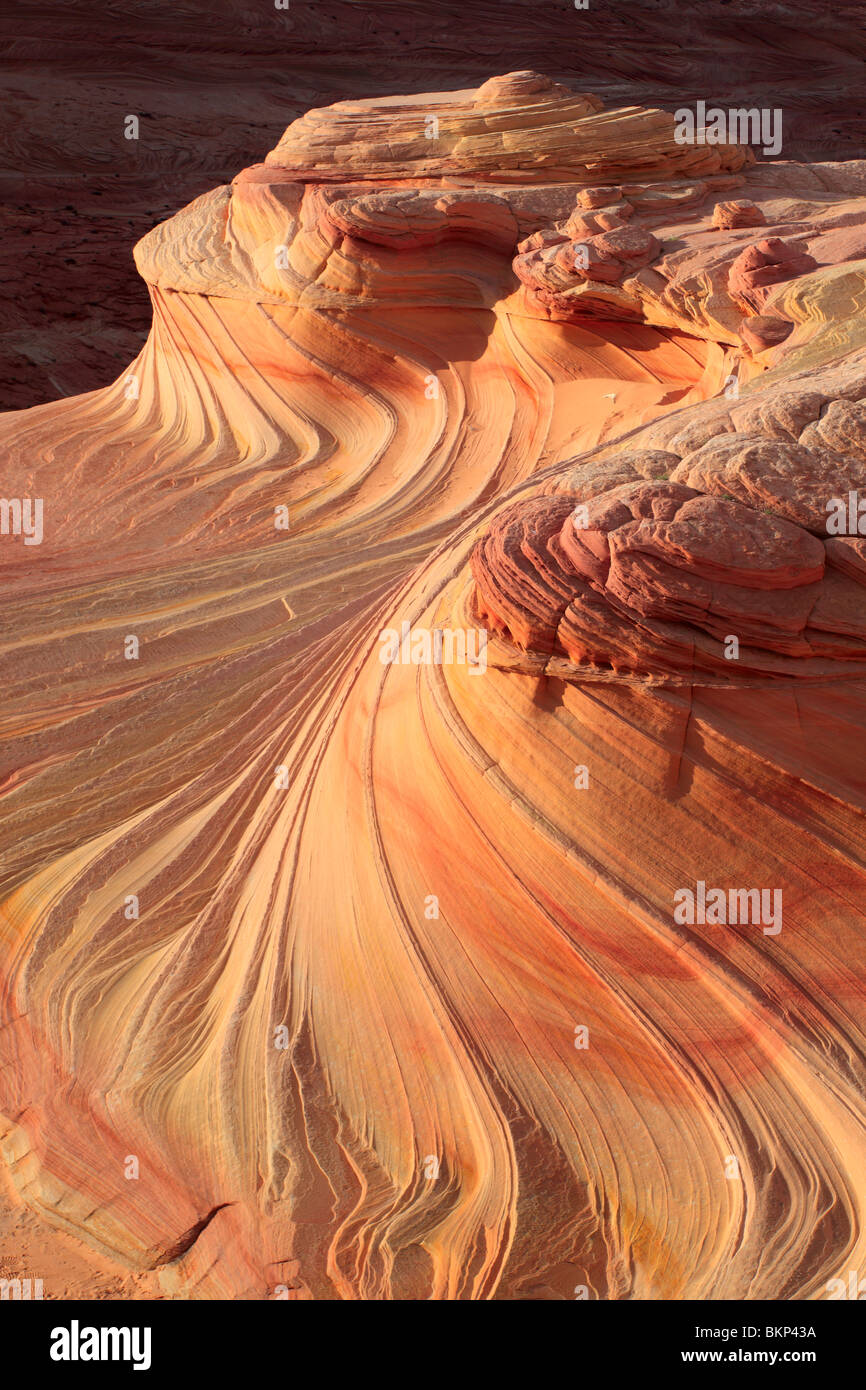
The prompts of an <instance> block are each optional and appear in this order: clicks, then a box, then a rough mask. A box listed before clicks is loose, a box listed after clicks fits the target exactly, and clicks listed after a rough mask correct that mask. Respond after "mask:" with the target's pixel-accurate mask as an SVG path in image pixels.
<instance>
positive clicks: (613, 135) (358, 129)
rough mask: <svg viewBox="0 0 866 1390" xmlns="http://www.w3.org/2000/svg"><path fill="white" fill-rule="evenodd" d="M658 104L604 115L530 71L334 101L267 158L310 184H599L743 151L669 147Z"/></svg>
mask: <svg viewBox="0 0 866 1390" xmlns="http://www.w3.org/2000/svg"><path fill="white" fill-rule="evenodd" d="M675 128H676V127H675V122H674V118H673V116H671V115H670V114H669V113H668V112H666V111H651V110H644V109H641V108H640V107H624V108H622V109H620V110H613V111H604V110H603V103H602V102H601V101H600V99H599V98H598V97H597V96H593V95H592V94H590V93H579V92H571V91H569V90H568V88H567V87H565V86H563V84H562V83H558V82H553V81H551V80H550V79H549V78H546V77H544V76H543V75H541V74H539V73H534V72H515V73H508V74H506V75H505V76H504V77H496V78H491V79H489V80H488V81H487V82H485V83H483V84H482V85H481V86H480V87H478V88H477V89H475V90H472V89H470V90H468V91H459V92H435V93H427V94H426V95H423V94H422V95H416V96H411V97H390V98H389V97H385V98H383V99H382V100H380V101H376V102H369V101H341V102H337V104H336V105H334V106H326V107H322V108H320V109H318V110H315V111H309V112H307V114H306V115H304V116H301V117H300V119H299V120H297V121H293V122H292V124H291V125H290V126H289V128H288V130H287V131H286V132H285V134H284V135H283V138H282V140H281V141H280V143H279V144H278V145H277V146H276V148H275V149H273V150H271V152H270V154H269V155H268V156H267V160H266V164H267V165H268V166H272V167H273V168H274V169H275V170H286V171H289V172H290V173H291V175H292V176H293V177H300V178H305V179H307V178H310V179H315V180H317V181H325V180H331V179H340V178H343V179H344V178H346V177H355V178H363V179H365V180H368V179H378V178H383V177H384V178H393V179H409V178H411V179H419V178H421V179H425V178H442V177H448V176H450V177H460V176H461V175H466V176H469V177H470V178H472V179H476V180H478V179H480V180H491V179H492V180H494V181H500V182H508V181H510V180H512V179H514V180H516V181H517V182H519V183H550V182H553V181H554V180H555V179H557V178H563V179H568V180H570V181H580V180H585V181H586V182H598V181H599V179H600V177H601V178H602V179H603V177H604V175H605V174H609V175H616V174H619V175H620V176H622V175H625V174H630V175H632V176H638V175H640V174H641V173H643V172H644V171H646V170H657V169H666V170H667V171H668V173H670V174H674V173H677V172H679V173H681V174H686V173H690V172H693V173H697V174H700V173H715V172H717V171H724V170H733V169H739V168H742V167H743V165H745V164H747V163H749V162H750V161H752V160H753V159H754V156H753V155H752V152H751V150H750V149H749V148H748V147H747V146H742V145H729V144H720V145H705V144H697V143H695V144H691V145H687V144H679V143H677V141H676V138H675Z"/></svg>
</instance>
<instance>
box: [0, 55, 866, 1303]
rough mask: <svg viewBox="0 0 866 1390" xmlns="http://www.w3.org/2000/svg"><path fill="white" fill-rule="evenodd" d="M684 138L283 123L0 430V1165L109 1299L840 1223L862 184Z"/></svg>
mask: <svg viewBox="0 0 866 1390" xmlns="http://www.w3.org/2000/svg"><path fill="white" fill-rule="evenodd" d="M430 118H434V119H433V120H431V119H430ZM428 131H432V132H433V133H432V134H428ZM673 131H674V121H673V117H672V116H671V115H670V114H668V113H665V112H664V111H661V110H657V109H651V108H643V107H636V106H623V107H617V106H615V105H611V104H604V103H602V101H601V100H600V99H599V97H598V96H597V94H596V93H595V92H594V91H592V90H588V91H583V90H577V89H572V87H570V86H569V85H568V84H563V83H561V82H559V81H555V80H553V79H551V78H547V77H545V76H544V75H543V74H539V73H536V72H529V71H517V72H512V73H505V74H502V75H498V76H494V77H489V78H487V79H486V80H484V81H483V82H482V83H480V84H479V85H478V86H477V87H473V88H468V89H460V90H457V91H452V92H447V91H445V92H431V93H427V94H423V95H420V96H418V95H414V96H411V97H406V98H403V99H398V98H393V97H390V98H382V99H381V100H369V101H341V102H338V103H337V104H336V105H334V106H331V107H327V108H324V109H319V110H314V111H310V112H308V113H307V114H306V115H304V116H303V117H301V118H300V119H298V120H296V121H294V122H292V124H291V125H290V126H289V127H288V129H287V130H286V132H285V135H284V136H283V138H282V139H281V140H280V141H279V143H278V144H277V146H276V147H275V149H273V150H272V151H271V153H270V154H269V155H267V157H266V159H265V160H264V162H263V163H261V164H258V165H255V166H253V167H252V168H249V169H246V170H244V171H243V172H242V173H240V174H239V175H238V176H237V177H236V178H235V179H234V181H233V183H232V184H231V185H226V186H223V187H219V188H216V189H214V190H212V191H211V192H208V193H205V194H203V195H202V196H200V197H198V198H196V199H195V201H194V202H192V203H191V204H190V205H189V206H188V207H186V208H184V209H183V210H182V211H181V212H179V213H177V214H176V216H174V217H172V218H171V219H170V220H169V221H167V222H165V223H163V224H162V225H161V226H159V227H156V228H155V229H154V230H153V231H151V232H149V233H148V234H147V235H146V236H145V237H144V238H143V239H142V240H141V241H140V242H139V244H138V245H137V247H136V263H137V265H138V268H139V270H140V273H141V275H142V276H143V278H144V280H145V281H146V283H147V285H148V288H149V292H150V295H151V299H152V304H153V326H152V329H151V333H150V336H149V338H148V340H147V343H146V344H145V346H144V348H143V349H142V351H141V352H140V353H139V355H138V356H137V357H136V358H135V360H134V361H133V362H132V363H131V364H130V366H129V367H128V369H127V370H126V371H124V372H123V373H122V375H121V376H120V377H119V378H118V380H117V381H116V382H115V383H114V384H113V385H111V386H109V387H107V388H105V389H104V390H100V391H96V392H91V393H89V394H87V395H82V396H79V397H77V398H75V399H72V400H67V401H60V402H54V403H51V404H48V405H44V406H40V407H37V408H35V409H32V410H27V411H20V412H14V413H11V414H8V415H6V416H4V417H3V419H2V421H0V444H2V450H3V476H4V489H5V491H6V492H7V494H8V497H10V498H19V499H23V498H39V499H42V501H43V503H44V535H43V537H42V539H41V543H40V544H39V545H31V546H28V545H26V544H25V543H24V537H23V536H22V535H15V534H4V535H2V536H0V577H2V579H3V582H4V588H5V594H6V603H7V610H8V611H9V612H10V613H11V614H12V615H13V621H12V623H11V624H10V626H9V628H8V629H7V634H6V636H5V638H4V641H3V645H2V649H0V674H2V679H3V683H4V689H5V691H6V699H5V701H4V707H3V714H2V722H3V733H4V740H3V747H4V753H3V765H2V768H0V790H2V803H0V804H2V809H3V812H4V814H3V816H2V819H0V837H2V840H0V843H2V859H0V873H2V884H0V891H2V902H0V1116H2V1118H0V1151H2V1155H3V1159H4V1161H5V1164H6V1166H7V1169H8V1175H9V1178H10V1181H11V1182H12V1183H13V1184H14V1187H15V1190H16V1192H17V1193H18V1195H19V1197H20V1200H21V1201H23V1202H24V1203H25V1204H26V1205H27V1207H28V1208H29V1210H30V1211H31V1212H33V1213H35V1214H36V1215H38V1216H39V1217H41V1218H42V1219H44V1221H45V1222H46V1223H49V1224H50V1225H53V1226H55V1227H58V1228H60V1229H61V1230H62V1231H63V1232H65V1233H66V1234H67V1235H71V1236H73V1237H74V1238H75V1239H76V1240H78V1241H80V1242H82V1243H84V1244H86V1245H87V1247H88V1248H89V1249H90V1250H92V1251H95V1252H96V1253H97V1255H99V1256H101V1257H103V1258H104V1259H105V1260H106V1261H111V1262H115V1263H116V1264H117V1265H120V1266H122V1267H123V1268H125V1269H126V1270H128V1271H130V1279H132V1280H135V1281H138V1282H137V1283H135V1284H134V1287H133V1291H132V1293H131V1295H130V1296H133V1297H134V1296H142V1294H143V1293H144V1292H145V1291H146V1290H148V1289H149V1288H151V1287H152V1286H158V1287H159V1288H160V1289H161V1290H162V1292H163V1293H164V1294H165V1295H167V1296H169V1297H192V1298H205V1299H212V1298H222V1297H231V1298H243V1299H261V1298H279V1297H288V1298H290V1299H374V1300H378V1299H397V1300H401V1299H415V1298H421V1299H436V1300H440V1299H442V1300H445V1299H461V1300H462V1299H564V1298H568V1299H573V1298H574V1297H575V1296H577V1297H583V1296H586V1297H589V1298H591V1299H700V1300H713V1299H719V1298H726V1297H733V1298H742V1299H749V1300H761V1299H787V1298H793V1299H804V1300H808V1299H812V1298H819V1297H822V1296H824V1290H825V1287H826V1281H827V1280H828V1279H830V1278H832V1277H835V1276H836V1275H837V1274H838V1273H839V1271H842V1270H847V1269H848V1268H849V1267H850V1268H859V1267H860V1265H861V1264H862V1262H863V1258H864V1253H866V1251H864V1244H866V1235H864V1227H863V1215H864V1211H863V1208H864V1194H863V1185H862V1181H861V1177H862V1172H863V1165H864V1159H866V1129H864V1124H863V1119H864V1113H863V1112H864V1101H863V1080H864V1076H863V1073H864V1049H866V1036H864V1026H866V1019H864V1007H863V985H864V973H866V966H864V963H863V953H862V949H861V938H862V932H863V921H864V912H866V870H864V863H866V835H864V828H863V827H864V819H863V812H864V802H866V778H864V775H863V773H862V771H861V768H860V764H859V762H858V759H857V757H856V747H857V740H858V737H859V736H860V731H861V729H862V726H863V721H864V714H866V704H864V702H866V696H864V690H866V686H864V676H866V667H864V661H866V618H864V611H866V610H864V601H863V600H864V593H863V590H864V585H866V537H864V536H861V535H860V534H859V532H858V531H857V529H856V524H855V528H854V531H853V533H851V532H850V530H849V531H848V532H842V531H837V532H833V533H831V532H830V531H829V530H828V525H827V518H828V502H829V501H830V500H831V499H833V498H838V499H845V500H846V504H847V502H848V501H849V500H850V495H851V494H856V491H857V487H858V483H859V480H860V477H861V476H862V473H863V469H864V465H866V334H864V329H863V326H862V324H863V322H864V320H863V313H862V311H863V305H864V299H866V260H864V258H863V254H862V251H863V242H862V237H863V232H864V227H866V166H864V165H862V164H859V163H852V162H848V163H832V164H830V163H828V164H822V163H815V164H811V165H807V164H797V163H793V162H790V161H786V162H783V163H779V164H771V163H765V162H763V161H761V160H756V159H755V157H754V154H753V152H752V151H751V150H750V149H746V148H744V147H739V146H725V145H716V146H697V145H695V146H686V145H680V144H677V142H676V140H675V139H674V134H673ZM720 207H722V208H724V209H726V211H725V212H724V213H723V214H722V213H720V212H719V208H720ZM777 324H779V325H782V326H783V328H785V329H786V331H783V329H782V328H778V327H776V325H777ZM845 515H846V517H850V510H849V509H848V510H846V512H845ZM855 518H856V506H855ZM864 530H866V520H864ZM404 625H408V628H409V629H410V630H415V631H421V632H422V633H432V632H434V631H437V630H439V631H445V632H448V633H450V634H454V633H458V632H459V633H461V634H468V635H469V636H473V637H478V636H479V634H481V633H482V632H483V633H486V635H487V640H486V646H482V645H481V644H480V643H477V644H475V651H476V656H477V653H478V652H480V651H483V656H484V660H483V661H482V662H480V663H479V661H478V660H477V659H476V660H475V662H474V664H473V662H471V661H468V660H467V661H461V660H460V659H457V660H454V661H451V662H442V663H439V662H436V661H430V660H427V661H421V662H419V661H417V660H413V659H412V658H411V657H407V656H406V648H405V647H404V646H403V645H401V647H400V659H394V660H387V659H386V660H383V647H382V640H381V639H382V634H383V632H385V633H387V632H389V631H393V632H396V633H401V632H403V631H404ZM731 639H735V641H734V643H733V645H732V642H731ZM696 885H701V888H703V887H704V886H708V887H709V886H713V887H715V885H718V886H719V888H720V889H722V890H724V891H726V892H727V891H728V890H730V891H731V892H734V893H743V894H745V895H746V897H748V895H749V894H750V893H753V892H756V893H757V895H758V900H759V901H760V902H761V904H762V906H761V911H762V912H763V911H764V908H763V899H762V898H761V894H762V893H767V894H769V895H770V897H771V900H772V901H773V902H774V904H775V903H776V901H777V900H776V899H775V897H774V895H776V894H779V895H780V896H779V898H778V903H779V904H783V907H781V906H780V907H779V909H778V911H777V910H776V907H775V905H774V909H773V910H774V916H773V917H772V919H770V918H769V917H768V916H766V915H765V916H762V917H760V918H753V919H752V920H751V921H733V920H730V921H727V920H723V921H721V922H719V921H718V920H715V921H714V920H713V919H712V918H708V917H707V916H701V915H700V914H698V915H697V916H696V915H694V914H693V915H692V918H691V920H687V919H685V920H684V919H683V918H682V917H678V916H677V914H676V912H675V903H676V901H677V895H678V894H680V893H682V892H683V891H684V890H689V891H690V890H693V889H696ZM750 901H751V900H750Z"/></svg>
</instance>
